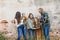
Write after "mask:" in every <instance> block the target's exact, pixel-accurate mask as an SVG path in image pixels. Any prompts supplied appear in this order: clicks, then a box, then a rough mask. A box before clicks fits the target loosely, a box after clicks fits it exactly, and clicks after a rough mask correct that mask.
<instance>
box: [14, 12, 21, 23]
mask: <svg viewBox="0 0 60 40" xmlns="http://www.w3.org/2000/svg"><path fill="white" fill-rule="evenodd" d="M15 19H16V20H17V23H18V24H19V23H20V20H21V13H20V12H19V11H17V12H16V15H15Z"/></svg>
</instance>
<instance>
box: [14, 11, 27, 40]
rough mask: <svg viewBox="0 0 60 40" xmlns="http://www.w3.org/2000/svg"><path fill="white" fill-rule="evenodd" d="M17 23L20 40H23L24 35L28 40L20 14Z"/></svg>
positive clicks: (16, 17)
mask: <svg viewBox="0 0 60 40" xmlns="http://www.w3.org/2000/svg"><path fill="white" fill-rule="evenodd" d="M15 22H16V25H17V29H18V40H21V39H20V38H21V36H22V34H23V36H24V40H26V34H25V31H24V27H25V24H24V23H23V20H21V13H20V12H16V15H15Z"/></svg>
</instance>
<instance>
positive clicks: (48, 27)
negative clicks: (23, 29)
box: [43, 25, 50, 40]
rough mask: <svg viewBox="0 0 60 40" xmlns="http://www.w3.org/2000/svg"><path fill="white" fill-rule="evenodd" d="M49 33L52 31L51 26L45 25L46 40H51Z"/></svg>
mask: <svg viewBox="0 0 60 40" xmlns="http://www.w3.org/2000/svg"><path fill="white" fill-rule="evenodd" d="M49 31H50V26H49V25H45V27H43V32H44V36H45V40H50V37H49Z"/></svg>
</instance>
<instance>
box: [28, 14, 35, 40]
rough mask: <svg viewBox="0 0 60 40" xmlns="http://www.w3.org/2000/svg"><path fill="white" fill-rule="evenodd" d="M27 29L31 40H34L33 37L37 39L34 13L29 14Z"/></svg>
mask: <svg viewBox="0 0 60 40" xmlns="http://www.w3.org/2000/svg"><path fill="white" fill-rule="evenodd" d="M27 29H28V33H29V39H30V40H34V39H33V37H35V30H34V16H33V14H32V13H30V14H29V16H28V19H27Z"/></svg>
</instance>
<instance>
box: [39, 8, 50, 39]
mask: <svg viewBox="0 0 60 40" xmlns="http://www.w3.org/2000/svg"><path fill="white" fill-rule="evenodd" d="M39 13H40V14H41V18H40V23H41V26H42V27H41V28H42V29H43V33H44V37H45V40H50V38H49V31H50V21H49V17H48V14H47V13H45V12H44V11H43V8H39Z"/></svg>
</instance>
